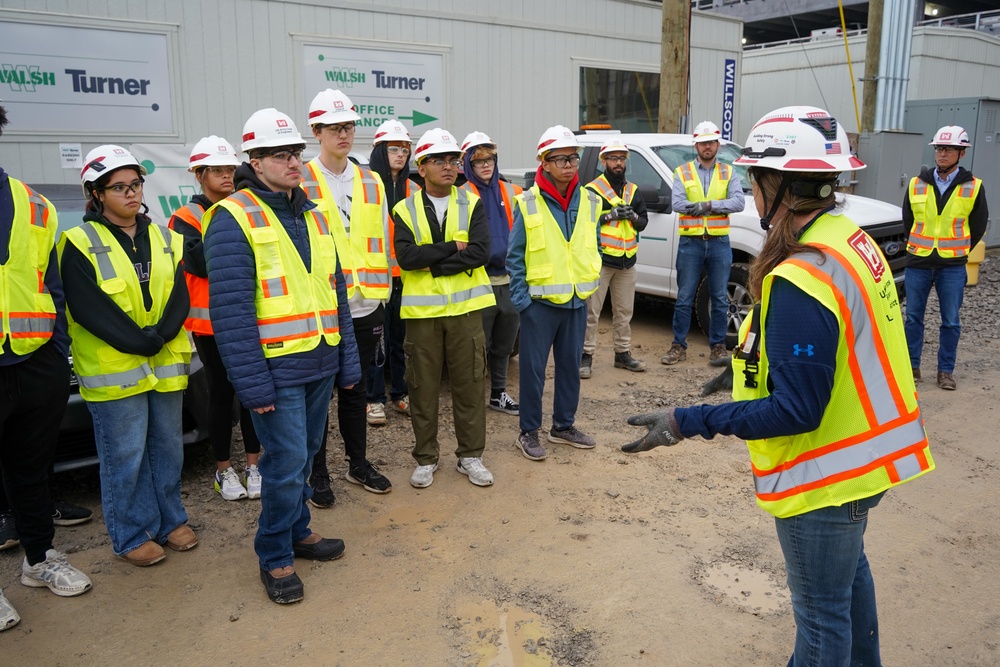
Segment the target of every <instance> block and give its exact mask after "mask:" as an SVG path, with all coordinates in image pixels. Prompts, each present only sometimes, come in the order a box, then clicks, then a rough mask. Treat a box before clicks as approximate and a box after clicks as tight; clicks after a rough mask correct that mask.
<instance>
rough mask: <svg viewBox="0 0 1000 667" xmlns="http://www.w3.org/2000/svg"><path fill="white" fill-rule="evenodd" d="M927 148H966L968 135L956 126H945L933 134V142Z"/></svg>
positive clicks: (969, 144)
mask: <svg viewBox="0 0 1000 667" xmlns="http://www.w3.org/2000/svg"><path fill="white" fill-rule="evenodd" d="M927 145H928V146H956V147H958V148H968V147H969V146H971V145H972V144H971V143H969V133H968V132H966V131H965V128H962V127H959V126H958V125H945V126H944V127H942V128H941V129H940V130H938V131H937V132H935V133H934V140H933V141H932V142H931V143H929V144H927Z"/></svg>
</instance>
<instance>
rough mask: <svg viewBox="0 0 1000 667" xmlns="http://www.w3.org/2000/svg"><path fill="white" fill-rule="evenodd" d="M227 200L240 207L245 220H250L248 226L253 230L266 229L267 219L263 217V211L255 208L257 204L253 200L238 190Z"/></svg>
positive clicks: (257, 207)
mask: <svg viewBox="0 0 1000 667" xmlns="http://www.w3.org/2000/svg"><path fill="white" fill-rule="evenodd" d="M229 198H230V199H232V200H233V201H235V202H236V203H237V204H239V205H240V208H242V209H243V212H244V213H246V214H247V218H249V220H250V226H251V227H253V228H254V229H257V228H259V227H267V226H268V225H267V217H266V216H265V215H264V209H263V208H261V207H260V206H257V202H255V201H254V200H253V197H251V196H250V195H249V194H247V193H246V192H243V191H242V190H239V191H237V192H234V193H233V194H231V195H229Z"/></svg>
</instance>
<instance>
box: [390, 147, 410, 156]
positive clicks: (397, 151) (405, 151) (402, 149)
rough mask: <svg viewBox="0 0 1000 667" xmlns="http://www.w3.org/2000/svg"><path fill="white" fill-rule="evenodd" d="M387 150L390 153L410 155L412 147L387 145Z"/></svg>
mask: <svg viewBox="0 0 1000 667" xmlns="http://www.w3.org/2000/svg"><path fill="white" fill-rule="evenodd" d="M385 152H386V153H388V154H389V155H409V154H410V149H409V148H407V147H406V146H386V147H385Z"/></svg>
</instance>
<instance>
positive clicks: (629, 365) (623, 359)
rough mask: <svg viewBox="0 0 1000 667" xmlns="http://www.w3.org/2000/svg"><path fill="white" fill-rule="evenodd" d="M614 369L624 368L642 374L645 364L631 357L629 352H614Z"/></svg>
mask: <svg viewBox="0 0 1000 667" xmlns="http://www.w3.org/2000/svg"><path fill="white" fill-rule="evenodd" d="M615 368H624V369H625V370H627V371H632V372H633V373H642V372H643V371H645V370H646V364H644V363H643V362H642V361H640V360H639V359H636V358H634V357H633V356H632V353H631V352H615Z"/></svg>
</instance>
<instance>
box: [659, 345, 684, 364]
mask: <svg viewBox="0 0 1000 667" xmlns="http://www.w3.org/2000/svg"><path fill="white" fill-rule="evenodd" d="M687 356H688V351H687V348H686V347H684V346H683V345H681V344H680V343H674V344H673V345H671V346H670V349H669V350H667V353H666V354H665V355H663V356H662V357H660V363H661V364H665V365H667V366H673V365H674V364H676V363H677V362H679V361H684V360H685V359H687Z"/></svg>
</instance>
